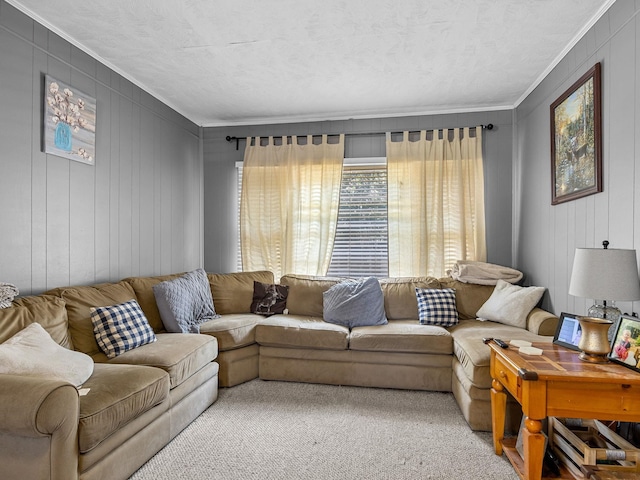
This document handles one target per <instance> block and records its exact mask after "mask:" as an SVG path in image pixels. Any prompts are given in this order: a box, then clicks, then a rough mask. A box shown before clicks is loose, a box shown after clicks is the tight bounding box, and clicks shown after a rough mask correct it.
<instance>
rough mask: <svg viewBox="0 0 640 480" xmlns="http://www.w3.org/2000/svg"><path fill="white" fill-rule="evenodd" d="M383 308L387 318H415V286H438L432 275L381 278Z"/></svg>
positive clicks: (416, 312)
mask: <svg viewBox="0 0 640 480" xmlns="http://www.w3.org/2000/svg"><path fill="white" fill-rule="evenodd" d="M380 287H382V293H383V295H384V309H385V312H386V314H387V319H388V320H402V319H409V318H412V319H417V318H418V302H417V300H416V288H440V282H439V281H438V279H437V278H433V277H399V278H381V279H380Z"/></svg>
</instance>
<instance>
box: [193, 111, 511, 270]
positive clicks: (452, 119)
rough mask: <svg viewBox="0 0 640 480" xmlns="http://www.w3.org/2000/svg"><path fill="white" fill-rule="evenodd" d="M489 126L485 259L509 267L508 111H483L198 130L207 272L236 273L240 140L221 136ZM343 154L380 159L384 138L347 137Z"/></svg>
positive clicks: (486, 151)
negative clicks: (201, 141) (201, 151)
mask: <svg viewBox="0 0 640 480" xmlns="http://www.w3.org/2000/svg"><path fill="white" fill-rule="evenodd" d="M488 123H493V124H494V126H495V128H494V129H493V130H492V131H489V130H485V131H484V137H483V142H484V165H485V199H486V200H485V201H486V222H487V247H488V261H490V262H492V263H498V264H502V265H507V266H511V265H512V242H511V233H512V228H511V223H512V222H511V215H512V210H511V203H512V111H511V110H502V111H489V112H475V113H460V114H450V115H428V116H414V117H398V118H377V119H367V120H342V121H331V122H316V123H313V122H311V123H290V124H279V125H255V126H240V127H238V126H236V127H215V128H214V127H211V128H205V129H204V136H203V138H204V182H205V196H204V198H205V201H204V203H205V206H204V213H205V247H204V261H205V268H206V269H207V270H208V271H218V272H230V271H235V269H236V256H237V248H236V241H237V235H236V229H237V202H236V197H237V189H236V168H235V162H237V161H242V159H243V156H244V145H245V142H244V140H241V141H240V149H239V150H237V151H236V144H235V142H227V141H226V140H225V137H226V136H227V135H229V136H236V137H241V138H246V137H247V136H256V135H261V136H269V135H276V136H277V135H308V134H322V133H358V132H385V131H392V132H398V131H403V130H411V131H414V130H424V129H427V130H429V129H438V128H454V127H465V126H475V125H481V124H488ZM345 156H346V157H354V158H362V157H380V156H385V137H384V135H381V136H347V137H346V139H345Z"/></svg>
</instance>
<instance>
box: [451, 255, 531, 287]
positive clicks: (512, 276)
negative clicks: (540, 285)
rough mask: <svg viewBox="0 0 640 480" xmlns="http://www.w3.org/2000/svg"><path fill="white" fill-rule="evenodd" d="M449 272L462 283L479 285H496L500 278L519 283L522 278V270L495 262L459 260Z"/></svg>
mask: <svg viewBox="0 0 640 480" xmlns="http://www.w3.org/2000/svg"><path fill="white" fill-rule="evenodd" d="M447 274H448V275H449V276H450V277H451V278H453V279H454V280H458V281H459V282H462V283H477V284H479V285H495V284H496V283H497V282H498V280H504V281H505V282H509V283H518V282H519V281H520V280H522V276H523V275H522V272H520V271H519V270H515V269H513V268H509V267H503V266H502V265H495V264H493V263H485V262H473V261H466V260H458V261H457V262H456V263H455V264H454V265H453V268H452V269H451V270H447Z"/></svg>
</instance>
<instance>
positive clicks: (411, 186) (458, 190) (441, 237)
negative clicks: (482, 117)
mask: <svg viewBox="0 0 640 480" xmlns="http://www.w3.org/2000/svg"><path fill="white" fill-rule="evenodd" d="M471 130H475V136H473V137H472V136H470V129H469V128H464V129H463V132H462V136H461V135H460V129H458V128H456V129H453V130H447V129H445V130H440V131H433V132H426V131H421V132H420V134H419V139H417V140H416V141H410V140H409V132H404V133H403V139H402V141H397V142H395V141H391V135H390V134H387V169H388V182H389V189H388V202H389V210H388V211H389V213H388V215H389V276H417V275H432V276H436V277H439V276H443V275H445V272H446V270H447V269H449V268H451V267H452V266H453V264H454V263H455V262H456V260H478V261H486V256H487V254H486V238H485V237H486V235H485V217H484V174H483V167H482V127H476V128H474V129H471ZM431 135H432V136H431ZM450 137H451V138H450Z"/></svg>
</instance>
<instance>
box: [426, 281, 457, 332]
mask: <svg viewBox="0 0 640 480" xmlns="http://www.w3.org/2000/svg"><path fill="white" fill-rule="evenodd" d="M416 298H417V299H418V320H419V321H420V324H421V325H440V326H442V327H452V326H454V325H457V324H458V310H457V309H456V291H455V290H454V289H453V288H416Z"/></svg>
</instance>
